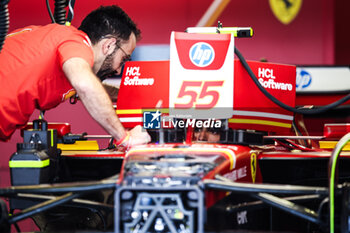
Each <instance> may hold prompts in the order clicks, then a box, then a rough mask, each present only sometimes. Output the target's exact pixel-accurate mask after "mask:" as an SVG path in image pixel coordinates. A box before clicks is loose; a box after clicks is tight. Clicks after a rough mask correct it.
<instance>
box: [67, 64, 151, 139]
mask: <svg viewBox="0 0 350 233" xmlns="http://www.w3.org/2000/svg"><path fill="white" fill-rule="evenodd" d="M63 71H64V73H65V75H66V77H67V78H68V80H69V81H70V83H71V84H72V86H73V88H74V89H75V90H76V91H77V93H78V95H79V98H80V99H81V101H82V102H83V104H84V106H85V108H86V109H87V111H88V112H89V113H90V115H91V116H92V117H93V118H94V119H95V120H96V121H97V122H98V123H99V124H100V125H101V126H102V127H103V128H104V129H105V130H106V131H107V132H109V133H110V134H111V135H112V136H113V137H114V138H115V139H116V140H117V141H118V140H120V139H122V138H124V137H125V136H126V130H125V129H124V127H123V125H122V124H121V122H120V120H119V118H118V116H117V114H116V113H115V110H114V109H113V106H112V102H111V100H110V98H109V96H108V94H107V93H106V91H105V89H104V87H103V86H102V84H101V82H100V81H99V80H98V78H97V77H96V76H95V74H94V73H93V72H92V69H91V67H90V66H89V64H88V63H87V62H86V61H85V60H84V59H82V58H79V57H74V58H70V59H68V60H67V61H65V62H64V64H63ZM130 135H131V136H132V144H133V145H136V144H144V143H147V142H149V141H150V137H149V135H148V134H147V133H146V132H142V131H141V128H140V127H138V129H137V130H134V129H133V130H132V131H130Z"/></svg>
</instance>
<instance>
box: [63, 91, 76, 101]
mask: <svg viewBox="0 0 350 233" xmlns="http://www.w3.org/2000/svg"><path fill="white" fill-rule="evenodd" d="M75 94H76V91H75V90H74V89H70V90H69V91H67V92H66V93H64V94H63V96H62V102H63V101H65V100H67V99H69V98H70V97H72V96H73V95H75Z"/></svg>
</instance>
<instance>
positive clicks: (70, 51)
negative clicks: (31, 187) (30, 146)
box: [0, 6, 150, 146]
mask: <svg viewBox="0 0 350 233" xmlns="http://www.w3.org/2000/svg"><path fill="white" fill-rule="evenodd" d="M139 39H140V30H139V29H138V28H137V27H136V25H135V23H134V22H133V21H132V20H131V19H130V18H129V16H128V15H127V14H126V13H125V12H124V11H123V10H122V9H121V8H119V7H118V6H105V7H100V8H98V9H97V10H95V11H93V12H91V13H90V14H89V15H88V16H87V17H86V18H85V19H84V20H83V22H82V24H81V26H80V27H79V30H78V29H76V28H74V27H73V26H69V27H68V26H63V25H58V24H50V25H46V26H29V27H26V28H22V29H19V30H16V31H14V32H12V33H10V34H9V35H8V36H7V37H6V40H5V43H4V47H3V49H2V50H1V52H0V87H1V91H0V140H2V141H6V140H8V139H9V138H10V137H11V135H12V134H13V133H14V131H15V130H16V128H20V127H23V126H24V125H26V123H27V122H28V120H29V118H30V116H31V114H32V113H33V111H34V109H40V110H48V109H51V108H54V107H56V106H57V105H58V104H60V103H61V102H62V101H64V100H66V99H67V98H69V97H70V96H72V95H73V94H75V92H76V93H77V94H78V96H79V98H80V99H81V101H82V102H83V104H84V106H85V107H86V109H87V110H88V112H89V113H90V114H91V116H92V117H93V118H94V119H95V120H96V121H97V122H98V123H99V124H100V125H101V126H102V127H103V128H104V129H105V130H106V131H108V132H109V133H110V134H111V135H112V136H113V137H114V138H115V139H116V141H117V144H121V145H123V146H131V145H136V144H144V143H147V142H149V141H150V136H149V135H148V134H147V133H146V132H143V131H142V130H141V126H137V127H135V128H133V129H132V130H130V131H126V130H125V129H124V127H123V125H122V124H121V122H120V120H119V119H118V117H117V115H116V112H115V110H114V109H113V106H112V102H111V99H110V98H109V96H108V94H107V92H106V90H105V89H104V87H103V85H102V83H101V80H103V79H105V78H106V77H108V76H110V75H113V74H118V73H120V72H121V69H122V65H123V64H124V62H125V61H127V60H128V59H130V55H131V53H132V52H133V50H134V49H135V47H136V42H137V41H138V40H139Z"/></svg>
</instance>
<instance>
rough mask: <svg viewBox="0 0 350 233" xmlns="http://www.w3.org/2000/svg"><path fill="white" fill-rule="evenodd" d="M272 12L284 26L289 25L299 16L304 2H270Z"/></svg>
mask: <svg viewBox="0 0 350 233" xmlns="http://www.w3.org/2000/svg"><path fill="white" fill-rule="evenodd" d="M269 3H270V7H271V10H272V12H273V14H274V15H275V16H276V18H277V19H278V20H279V21H280V22H281V23H283V24H289V23H290V22H292V21H293V20H294V19H295V17H296V16H297V15H298V13H299V11H300V8H301V4H302V0H269Z"/></svg>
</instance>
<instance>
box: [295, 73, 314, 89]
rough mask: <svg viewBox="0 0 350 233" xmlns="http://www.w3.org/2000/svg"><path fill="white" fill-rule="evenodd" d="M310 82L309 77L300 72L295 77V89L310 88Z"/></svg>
mask: <svg viewBox="0 0 350 233" xmlns="http://www.w3.org/2000/svg"><path fill="white" fill-rule="evenodd" d="M311 81H312V77H311V75H310V74H309V73H308V72H307V71H305V70H301V71H300V72H299V73H298V75H297V80H296V88H297V89H304V88H307V87H308V86H310V84H311Z"/></svg>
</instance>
